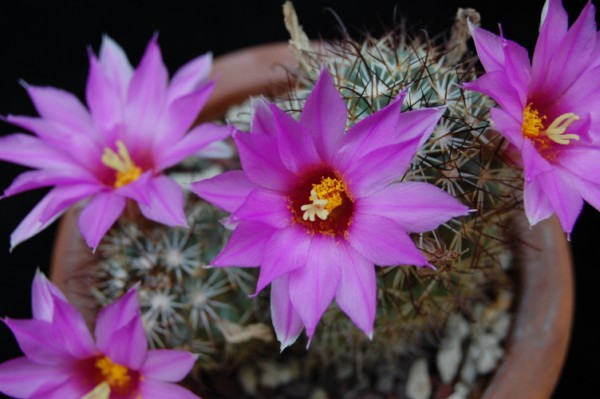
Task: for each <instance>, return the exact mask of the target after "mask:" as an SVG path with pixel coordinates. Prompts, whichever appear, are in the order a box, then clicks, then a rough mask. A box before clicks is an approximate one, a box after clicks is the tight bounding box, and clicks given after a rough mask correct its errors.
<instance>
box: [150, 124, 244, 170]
mask: <svg viewBox="0 0 600 399" xmlns="http://www.w3.org/2000/svg"><path fill="white" fill-rule="evenodd" d="M231 132H232V128H231V127H230V126H218V125H214V124H212V123H203V124H201V125H198V126H196V127H195V128H193V129H192V130H190V131H189V133H187V134H186V135H185V136H183V137H182V138H181V139H180V140H179V141H177V142H171V143H169V145H168V146H166V145H163V146H162V148H160V147H157V149H156V168H157V169H158V170H164V169H166V168H168V167H170V166H173V165H175V164H177V163H179V162H181V161H182V160H184V159H185V158H187V157H189V156H190V155H192V154H194V153H196V152H197V151H199V150H201V149H202V148H204V147H206V146H207V145H209V144H210V143H213V142H215V141H218V140H223V139H225V138H227V137H229V136H230V135H231Z"/></svg>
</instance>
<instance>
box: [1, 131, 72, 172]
mask: <svg viewBox="0 0 600 399" xmlns="http://www.w3.org/2000/svg"><path fill="white" fill-rule="evenodd" d="M0 160H3V161H7V162H12V163H16V164H17V165H24V166H29V167H31V168H71V167H73V165H74V164H75V163H74V162H73V160H72V159H71V158H70V157H69V156H68V155H67V154H66V153H64V152H62V151H59V150H57V149H56V148H54V147H52V146H50V145H48V144H46V143H44V142H43V141H42V140H40V139H38V138H37V137H34V136H31V135H29V134H21V133H17V134H11V135H8V136H4V137H0Z"/></svg>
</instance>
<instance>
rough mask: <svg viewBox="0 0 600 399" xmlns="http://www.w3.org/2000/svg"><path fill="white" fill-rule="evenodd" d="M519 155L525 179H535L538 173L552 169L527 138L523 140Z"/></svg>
mask: <svg viewBox="0 0 600 399" xmlns="http://www.w3.org/2000/svg"><path fill="white" fill-rule="evenodd" d="M521 156H522V158H523V173H524V175H525V181H529V180H532V179H535V178H536V177H537V175H539V174H540V173H548V172H552V170H553V167H552V165H550V163H549V162H548V161H547V160H546V159H545V158H544V157H542V156H541V155H540V153H539V152H538V151H537V150H536V149H535V146H534V145H533V143H532V142H531V140H529V139H525V140H523V144H522V146H521Z"/></svg>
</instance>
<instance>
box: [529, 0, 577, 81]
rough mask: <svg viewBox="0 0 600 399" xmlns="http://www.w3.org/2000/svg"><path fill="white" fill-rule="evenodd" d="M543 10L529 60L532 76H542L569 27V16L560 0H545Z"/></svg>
mask: <svg viewBox="0 0 600 399" xmlns="http://www.w3.org/2000/svg"><path fill="white" fill-rule="evenodd" d="M544 10H545V12H544V13H542V22H541V27H540V35H539V36H538V40H537V43H536V45H535V50H534V52H533V60H532V62H531V67H532V76H540V77H542V78H543V75H544V74H545V73H546V70H547V69H548V67H549V65H550V64H551V63H552V57H553V56H554V53H555V52H556V49H557V47H558V46H559V45H560V43H561V42H562V40H563V38H564V37H565V35H566V34H567V30H568V28H569V16H568V15H567V12H566V11H565V9H564V8H563V6H562V4H561V1H560V0H546V4H544Z"/></svg>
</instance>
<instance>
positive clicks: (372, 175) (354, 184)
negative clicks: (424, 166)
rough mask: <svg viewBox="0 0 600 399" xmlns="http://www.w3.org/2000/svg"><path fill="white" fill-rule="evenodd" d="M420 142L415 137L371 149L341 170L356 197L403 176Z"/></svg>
mask: <svg viewBox="0 0 600 399" xmlns="http://www.w3.org/2000/svg"><path fill="white" fill-rule="evenodd" d="M418 144H419V142H418V141H417V140H416V139H415V140H412V141H410V142H408V143H399V144H393V145H389V146H387V147H382V148H379V149H376V150H374V151H371V152H369V153H367V154H365V155H363V156H362V157H361V158H358V159H355V161H354V162H353V163H351V164H350V167H349V168H348V169H347V170H343V169H342V170H341V172H342V174H343V175H344V179H345V181H346V182H347V184H348V188H349V189H350V192H351V193H352V195H353V197H354V198H364V197H367V196H369V195H371V194H373V193H374V192H376V191H379V190H381V189H383V188H385V187H386V186H387V185H389V184H390V183H392V182H393V181H395V180H398V179H399V178H401V177H402V175H403V174H404V172H405V171H406V170H407V169H408V167H409V166H410V163H411V161H412V160H413V158H414V156H415V153H416V151H417V148H418Z"/></svg>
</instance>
